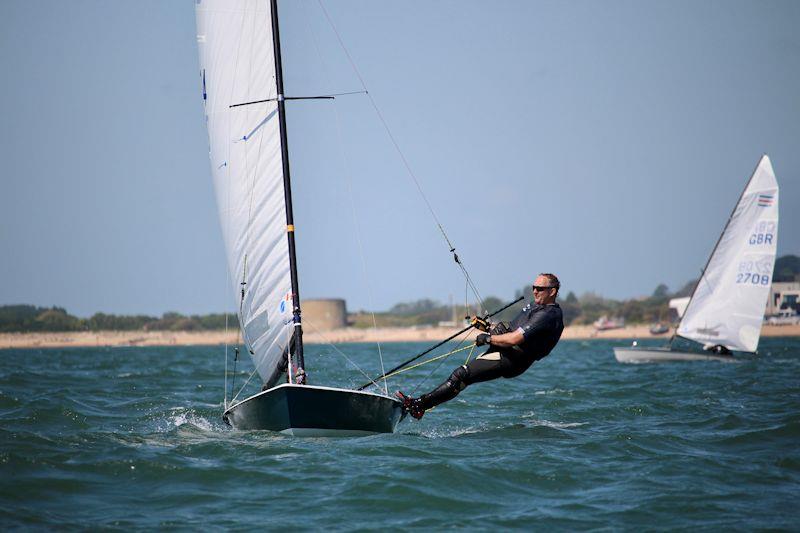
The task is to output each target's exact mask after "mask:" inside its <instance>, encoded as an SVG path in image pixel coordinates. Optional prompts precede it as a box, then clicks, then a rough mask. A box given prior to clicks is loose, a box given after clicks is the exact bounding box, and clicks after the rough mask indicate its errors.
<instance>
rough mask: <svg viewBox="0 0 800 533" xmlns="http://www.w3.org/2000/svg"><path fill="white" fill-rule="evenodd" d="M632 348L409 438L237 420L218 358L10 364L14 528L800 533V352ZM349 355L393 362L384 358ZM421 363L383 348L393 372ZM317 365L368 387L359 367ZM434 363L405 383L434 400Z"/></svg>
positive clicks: (543, 372)
mask: <svg viewBox="0 0 800 533" xmlns="http://www.w3.org/2000/svg"><path fill="white" fill-rule="evenodd" d="M611 346H612V343H611V342H607V341H590V342H585V341H581V342H570V341H563V342H562V343H561V344H560V345H559V346H558V347H557V349H556V350H555V351H554V353H553V354H552V355H551V356H550V357H548V358H547V359H545V360H543V361H541V362H539V363H537V364H536V365H534V366H533V367H532V368H531V369H530V370H529V371H528V372H527V373H526V374H524V375H523V376H521V377H519V378H516V379H513V380H498V381H495V382H491V383H483V384H478V385H474V386H472V387H470V388H468V389H467V390H466V391H464V392H463V393H462V394H461V395H460V396H459V397H458V399H457V400H456V401H453V402H450V403H449V404H446V405H444V406H440V407H438V408H437V409H434V410H432V411H431V412H429V413H427V414H426V415H425V417H424V418H423V419H422V420H421V421H414V420H407V421H405V422H403V423H402V424H401V426H400V427H399V428H398V432H397V433H396V434H393V435H374V436H368V437H360V438H313V439H298V438H293V437H287V436H283V435H280V434H273V433H269V432H258V431H250V432H245V431H234V430H231V429H230V428H229V427H228V426H227V425H225V424H224V422H223V421H222V420H221V416H220V415H221V411H222V398H223V391H222V380H221V373H222V358H221V352H220V351H219V350H217V349H214V348H203V347H196V348H186V347H174V348H150V347H142V348H125V349H119V350H108V349H68V350H36V351H5V352H1V353H0V355H2V357H0V417H2V418H0V524H1V525H3V526H5V527H6V528H26V529H27V528H37V529H38V528H42V529H44V528H48V529H49V528H67V529H86V528H111V529H145V528H146V529H164V528H169V529H199V528H204V529H205V528H218V529H228V528H236V529H244V528H263V527H268V528H272V529H278V528H298V527H302V528H306V529H348V530H349V529H356V528H365V529H378V528H381V529H383V528H402V529H411V528H419V529H445V528H447V529H450V528H469V529H489V528H518V529H536V530H540V529H546V528H558V529H590V528H591V529H600V528H602V529H653V528H655V529H661V528H663V529H696V528H702V529H723V528H736V529H768V528H775V529H794V528H796V527H797V523H798V521H799V520H800V512H798V511H797V510H796V507H797V506H796V505H795V501H796V497H797V494H798V493H800V451H798V450H800V447H798V446H797V442H798V439H800V415H798V413H800V386H798V380H797V373H796V370H797V369H798V368H800V340H788V339H765V340H764V341H763V342H762V354H774V358H773V357H771V356H769V355H762V356H760V357H758V358H752V359H747V360H745V361H743V362H742V364H739V365H719V364H713V363H711V364H708V363H701V364H693V363H675V364H668V365H639V366H631V365H618V364H616V363H615V361H614V359H613V355H612V353H611ZM412 348H416V347H415V346H412ZM315 349H317V348H316V347H309V348H308V350H309V351H310V355H309V360H310V361H314V360H316V361H322V360H323V359H324V358H320V357H314V350H315ZM347 349H348V351H349V355H351V356H352V357H353V358H354V360H357V362H358V363H359V366H362V367H363V368H365V370H369V371H370V372H375V371H377V370H378V362H377V361H373V360H372V359H373V358H374V350H373V348H372V347H371V346H364V347H360V346H358V345H350V346H348V347H347ZM408 351H409V345H403V346H393V345H386V346H384V347H383V352H384V357H385V359H386V360H387V361H392V362H393V361H399V360H401V359H402V358H403V357H404V356H405V355H406V354H407V353H408ZM412 351H413V350H412ZM455 364H457V363H456V362H454V363H453V365H455ZM370 365H372V366H370ZM448 366H449V365H447V364H445V365H443V366H442V367H441V368H440V369H439V371H438V372H437V373H436V374H435V375H434V376H433V377H431V378H430V379H428V380H427V381H426V382H425V385H424V386H422V387H420V388H421V389H424V388H428V387H431V386H432V385H433V384H434V382H435V381H436V380H438V379H444V378H446V376H447V375H448V374H449V372H450V370H451V369H450V368H448ZM309 371H310V373H311V374H310V375H311V379H312V380H315V381H316V382H318V383H326V384H328V383H349V382H358V381H359V379H358V378H359V376H355V377H354V376H352V374H351V372H352V371H350V370H348V369H347V368H345V367H341V366H337V365H331V366H330V367H326V368H311V369H309ZM428 372H429V370H427V369H421V370H419V371H414V372H410V373H408V374H405V375H404V377H403V381H395V382H392V383H390V385H389V386H390V388H404V389H406V390H413V388H414V387H415V386H417V385H418V384H419V383H421V382H422V381H423V380H425V379H426V377H427V375H428ZM248 374H249V369H247V368H245V369H242V370H241V371H240V373H239V374H238V376H237V380H238V383H243V382H244V380H245V379H246V377H247V375H248ZM228 386H230V383H229V384H228Z"/></svg>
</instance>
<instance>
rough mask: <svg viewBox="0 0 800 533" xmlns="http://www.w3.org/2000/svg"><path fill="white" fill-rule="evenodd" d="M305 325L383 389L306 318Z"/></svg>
mask: <svg viewBox="0 0 800 533" xmlns="http://www.w3.org/2000/svg"><path fill="white" fill-rule="evenodd" d="M303 323H304V324H308V325H309V326H311V328H312V329H313V330H314V331H315V332H316V333H317V335H319V336H320V337H322V340H323V341H325V344H327V345H329V346H330V347H331V348H333V349H334V351H336V352H337V353H339V355H341V356H342V357H344V358H345V360H346V361H347V362H348V363H350V364H351V365H353V367H354V368H355V369H356V370H358V371H359V372H361V373H362V374H363V375H364V377H365V378H367V379H368V380H370V381H371V382H372V384H373V385H375V386H376V387H378V388H380V387H381V386H380V385H378V383H377V381H375V380H374V379H372V378H371V377H369V374H367V373H366V372H364V371H363V370H361V367H360V366H358V365H357V364H356V363H355V362H354V361H353V360H352V359H350V358H349V357H347V354H345V353H344V352H343V351H341V350H340V349H339V348H338V347H337V346H336V345H335V344H333V343H332V342H331V341H330V340H328V338H327V337H326V336H325V335H324V334H323V333H322V332H321V331H320V330H318V329H317V327H316V326H315V325H314V324H313V323H311V322H309V321H308V318H304V319H303Z"/></svg>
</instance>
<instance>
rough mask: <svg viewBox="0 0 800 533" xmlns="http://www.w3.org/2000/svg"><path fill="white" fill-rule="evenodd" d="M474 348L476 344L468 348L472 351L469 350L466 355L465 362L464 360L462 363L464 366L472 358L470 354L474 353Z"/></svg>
mask: <svg viewBox="0 0 800 533" xmlns="http://www.w3.org/2000/svg"><path fill="white" fill-rule="evenodd" d="M475 346H477V344H470V346H469V347H470V348H472V349H471V350H470V351H469V353H468V354H467V360H466V361H464V364H465V365H466V364H467V363H469V360H470V359H471V358H472V352H474V351H475Z"/></svg>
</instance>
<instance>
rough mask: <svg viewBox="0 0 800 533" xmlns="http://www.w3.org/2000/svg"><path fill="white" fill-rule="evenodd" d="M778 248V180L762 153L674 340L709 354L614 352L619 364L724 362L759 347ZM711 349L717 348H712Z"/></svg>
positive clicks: (634, 349) (664, 350)
mask: <svg viewBox="0 0 800 533" xmlns="http://www.w3.org/2000/svg"><path fill="white" fill-rule="evenodd" d="M777 245H778V182H777V180H776V179H775V173H774V171H773V170H772V164H771V163H770V160H769V157H768V156H767V155H764V156H762V157H761V160H760V161H759V163H758V166H756V169H755V171H754V172H753V175H752V176H751V177H750V180H748V182H747V185H746V186H745V188H744V191H742V195H741V197H740V198H739V201H738V202H737V204H736V207H735V208H734V209H733V212H732V213H731V216H730V218H729V219H728V223H727V224H726V225H725V229H724V230H723V232H722V234H721V235H720V237H719V240H718V241H717V244H716V246H715V247H714V250H713V251H712V252H711V256H710V257H709V259H708V263H707V264H706V268H705V269H704V270H703V274H702V276H701V277H700V280H699V281H698V282H697V285H696V286H695V288H694V292H693V293H692V296H691V298H690V300H689V304H688V305H687V307H686V311H685V312H684V314H683V317H682V318H681V321H680V324H679V325H678V328H677V331H676V335H675V337H681V338H684V339H688V340H691V341H694V342H697V343H700V344H702V345H704V347H705V348H706V349H707V352H708V353H695V352H690V351H679V350H676V349H675V348H674V347H673V344H674V340H675V337H673V338H672V339H671V340H670V343H669V345H668V346H667V347H665V348H644V347H637V346H632V347H625V348H614V355H615V357H616V358H617V361H619V362H621V363H650V362H660V361H695V360H723V361H730V360H731V356H730V355H718V353H719V352H722V353H726V352H727V353H730V352H731V351H738V352H746V353H753V352H755V351H756V349H757V348H758V340H759V337H760V335H761V324H762V322H763V320H764V309H765V307H766V304H767V298H768V296H769V290H770V286H771V284H772V270H773V267H774V266H775V254H776V252H777ZM712 348H713V349H712Z"/></svg>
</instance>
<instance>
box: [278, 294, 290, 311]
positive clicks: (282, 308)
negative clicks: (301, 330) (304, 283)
mask: <svg viewBox="0 0 800 533" xmlns="http://www.w3.org/2000/svg"><path fill="white" fill-rule="evenodd" d="M291 301H292V293H290V292H287V293H286V294H284V295H283V298H282V299H281V303H280V305H279V306H278V310H279V311H280V312H281V314H284V313H285V312H286V308H287V307H288V302H291Z"/></svg>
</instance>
